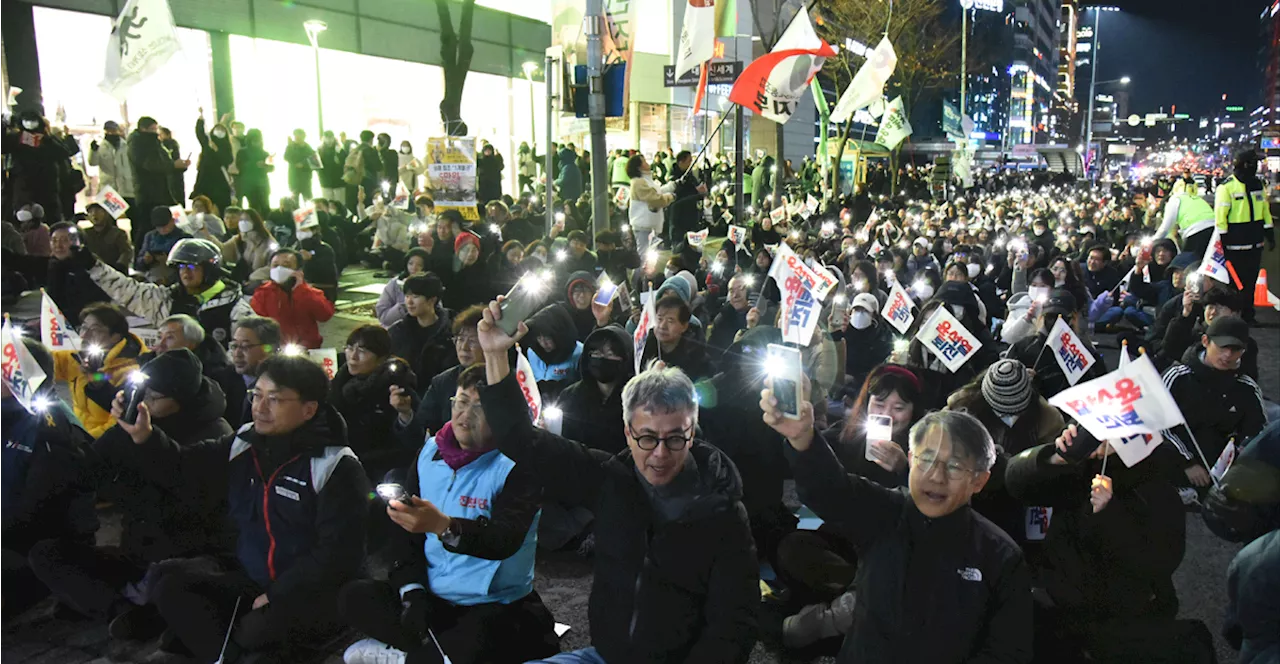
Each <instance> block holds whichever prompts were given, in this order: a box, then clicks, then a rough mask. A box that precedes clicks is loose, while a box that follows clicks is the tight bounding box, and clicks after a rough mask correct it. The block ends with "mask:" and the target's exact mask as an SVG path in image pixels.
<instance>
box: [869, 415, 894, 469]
mask: <svg viewBox="0 0 1280 664" xmlns="http://www.w3.org/2000/svg"><path fill="white" fill-rule="evenodd" d="M874 440H886V441H891V440H893V418H891V417H889V416H888V415H868V416H867V437H866V445H865V446H864V455H865V456H866V458H867V461H875V460H876V455H874V454H872V453H871V441H874Z"/></svg>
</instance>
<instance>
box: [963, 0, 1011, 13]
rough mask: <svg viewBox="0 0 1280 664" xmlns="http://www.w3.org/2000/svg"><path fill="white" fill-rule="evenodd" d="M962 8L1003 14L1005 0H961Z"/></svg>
mask: <svg viewBox="0 0 1280 664" xmlns="http://www.w3.org/2000/svg"><path fill="white" fill-rule="evenodd" d="M960 6H961V7H963V8H965V9H981V10H983V11H989V12H1002V11H1004V0H960Z"/></svg>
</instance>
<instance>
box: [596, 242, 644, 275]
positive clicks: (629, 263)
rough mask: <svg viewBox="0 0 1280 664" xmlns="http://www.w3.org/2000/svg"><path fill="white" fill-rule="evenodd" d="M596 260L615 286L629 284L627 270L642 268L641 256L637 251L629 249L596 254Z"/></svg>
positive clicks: (624, 248) (622, 248)
mask: <svg viewBox="0 0 1280 664" xmlns="http://www.w3.org/2000/svg"><path fill="white" fill-rule="evenodd" d="M596 260H597V261H598V262H599V265H600V269H601V270H603V271H604V273H605V274H607V275H609V280H610V281H612V282H613V283H615V284H625V283H627V270H634V269H637V268H639V267H640V254H639V253H637V252H636V250H635V249H629V248H627V247H618V248H616V249H614V250H613V251H599V252H596Z"/></svg>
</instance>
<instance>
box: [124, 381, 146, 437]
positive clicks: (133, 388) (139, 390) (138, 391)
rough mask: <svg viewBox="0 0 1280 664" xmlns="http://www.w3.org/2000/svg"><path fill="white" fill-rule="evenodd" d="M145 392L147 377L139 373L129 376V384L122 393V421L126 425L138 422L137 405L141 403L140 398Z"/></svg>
mask: <svg viewBox="0 0 1280 664" xmlns="http://www.w3.org/2000/svg"><path fill="white" fill-rule="evenodd" d="M146 391H147V376H146V374H144V373H142V372H141V371H135V372H133V374H132V375H131V376H129V384H128V385H127V386H126V387H125V393H124V421H125V423H127V424H136V423H137V422H138V404H140V403H142V397H143V395H144V393H145V392H146Z"/></svg>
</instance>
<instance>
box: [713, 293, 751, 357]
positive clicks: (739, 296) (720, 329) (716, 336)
mask: <svg viewBox="0 0 1280 664" xmlns="http://www.w3.org/2000/svg"><path fill="white" fill-rule="evenodd" d="M727 291H728V297H727V298H726V299H725V303H726V304H727V305H728V306H723V307H720V312H719V313H717V314H716V318H715V320H714V321H713V322H712V323H711V336H710V337H709V338H708V339H707V345H708V346H709V347H711V348H713V349H716V350H718V351H721V353H717V354H716V355H717V358H718V357H719V356H720V355H722V353H723V351H726V350H728V349H729V346H732V345H733V341H734V339H735V338H736V337H737V335H738V332H740V331H742V330H745V329H747V312H749V311H750V310H751V304H750V303H749V302H748V301H747V298H748V293H747V276H746V275H744V274H735V275H733V278H731V279H729V287H728V289H727Z"/></svg>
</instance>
